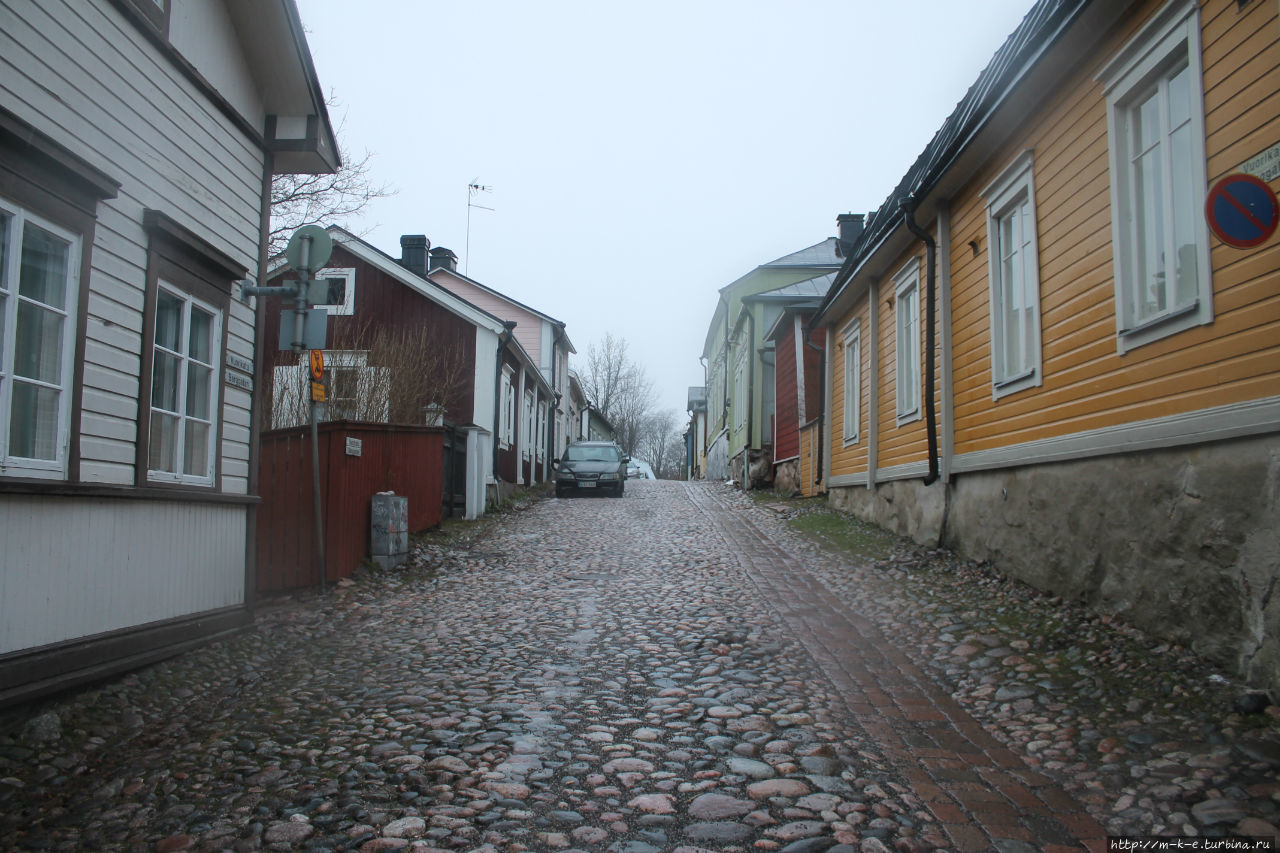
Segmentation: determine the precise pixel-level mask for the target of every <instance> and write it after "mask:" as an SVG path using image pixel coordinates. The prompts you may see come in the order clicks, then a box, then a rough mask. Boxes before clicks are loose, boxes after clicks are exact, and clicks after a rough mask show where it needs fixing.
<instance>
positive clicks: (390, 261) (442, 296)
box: [272, 225, 505, 334]
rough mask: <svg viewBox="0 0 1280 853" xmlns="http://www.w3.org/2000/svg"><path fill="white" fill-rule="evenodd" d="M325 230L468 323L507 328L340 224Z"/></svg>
mask: <svg viewBox="0 0 1280 853" xmlns="http://www.w3.org/2000/svg"><path fill="white" fill-rule="evenodd" d="M325 230H326V231H328V232H329V235H330V236H331V237H333V242H334V243H335V244H336V245H339V246H341V247H342V248H344V249H346V250H347V251H348V252H350V253H351V254H353V255H355V256H356V257H357V258H360V259H361V260H362V261H364V262H365V263H367V264H369V265H371V266H374V267H377V268H378V269H379V270H381V271H382V272H384V273H386V274H387V275H389V276H391V277H392V278H394V279H396V280H397V281H399V282H400V283H401V284H403V285H404V286H405V287H408V288H409V289H411V290H414V291H416V292H417V293H420V294H421V295H422V296H424V297H426V298H427V299H430V300H431V301H432V302H435V303H437V304H438V305H441V306H443V307H444V308H446V309H448V310H449V311H452V312H453V313H454V314H457V315H458V316H459V317H462V318H463V319H464V320H467V321H468V322H470V323H473V324H474V325H476V326H480V327H482V328H485V329H489V330H490V331H492V332H494V333H495V334H501V333H502V331H503V329H504V328H505V326H503V322H502V318H500V317H496V316H494V315H493V314H490V313H489V312H488V311H485V310H484V309H483V308H480V307H478V306H475V305H472V304H471V303H470V302H468V301H467V300H465V299H463V298H462V297H461V296H458V295H457V294H456V293H453V292H452V291H450V290H448V289H446V288H443V287H441V286H440V285H438V284H436V283H435V282H433V281H430V280H428V279H425V278H422V277H421V276H419V275H417V274H416V273H412V272H410V271H409V270H407V269H405V268H404V267H402V266H400V263H399V261H397V260H396V259H395V258H393V257H391V256H390V255H388V254H387V253H386V252H383V251H382V250H381V249H378V248H376V247H375V246H373V245H371V244H369V243H366V242H365V241H364V240H362V239H360V238H359V237H357V236H356V235H354V234H352V233H351V232H350V231H347V230H345V229H343V228H341V227H339V226H337V225H330V226H329V227H328V228H327V229H325ZM282 265H283V264H282V263H280V264H277V265H275V266H274V267H273V268H272V273H273V274H274V273H276V272H278V271H279V269H280V267H281V266H282Z"/></svg>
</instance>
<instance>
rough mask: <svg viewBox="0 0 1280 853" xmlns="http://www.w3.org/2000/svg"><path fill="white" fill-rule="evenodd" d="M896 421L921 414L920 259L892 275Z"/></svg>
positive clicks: (908, 419) (902, 420) (903, 421)
mask: <svg viewBox="0 0 1280 853" xmlns="http://www.w3.org/2000/svg"><path fill="white" fill-rule="evenodd" d="M893 281H894V303H893V304H894V309H893V310H894V329H895V330H896V333H897V339H896V341H895V344H894V346H895V347H896V360H897V386H898V423H899V424H903V423H906V422H908V421H913V420H917V419H918V418H919V417H920V262H919V261H915V260H913V261H911V262H910V263H909V264H907V265H906V266H905V267H903V269H902V270H901V271H900V272H899V273H898V274H897V275H896V276H894V279H893Z"/></svg>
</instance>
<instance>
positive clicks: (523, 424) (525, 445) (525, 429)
mask: <svg viewBox="0 0 1280 853" xmlns="http://www.w3.org/2000/svg"><path fill="white" fill-rule="evenodd" d="M522 405H523V407H522V408H521V409H520V432H521V435H520V445H521V448H520V452H521V454H522V455H523V456H524V458H525V459H528V458H529V453H530V451H531V450H532V449H533V448H532V447H530V444H531V443H532V442H533V440H534V432H535V431H534V425H533V392H532V391H525V392H524V399H523V401H522Z"/></svg>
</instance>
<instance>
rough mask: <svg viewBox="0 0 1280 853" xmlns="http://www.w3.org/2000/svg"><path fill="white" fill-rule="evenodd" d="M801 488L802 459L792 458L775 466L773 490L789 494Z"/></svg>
mask: <svg viewBox="0 0 1280 853" xmlns="http://www.w3.org/2000/svg"><path fill="white" fill-rule="evenodd" d="M799 488H800V460H799V459H791V460H789V461H787V462H779V463H778V464H777V465H774V466H773V490H774V491H775V492H777V493H778V494H782V495H789V494H791V493H793V492H795V491H796V490H797V489H799Z"/></svg>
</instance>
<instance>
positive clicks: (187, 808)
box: [0, 481, 1280, 853]
mask: <svg viewBox="0 0 1280 853" xmlns="http://www.w3.org/2000/svg"><path fill="white" fill-rule="evenodd" d="M792 513H793V510H791V509H789V508H787V506H786V505H783V504H780V505H779V506H778V507H770V506H769V505H761V504H758V503H756V502H753V501H752V500H751V498H749V497H747V496H744V495H742V494H741V493H738V492H734V491H732V490H731V489H728V488H727V487H725V486H723V485H719V484H708V483H693V484H683V483H669V482H656V483H655V482H648V481H637V482H633V483H629V484H628V488H627V494H626V496H625V497H624V498H623V499H622V500H607V499H597V498H589V497H588V498H574V499H565V500H558V499H547V500H542V501H539V502H536V503H534V504H532V505H531V506H529V507H527V508H525V509H523V510H522V511H519V512H513V513H509V514H507V515H505V516H503V517H502V518H501V519H495V520H492V521H491V522H490V523H488V524H487V525H486V528H487V530H486V532H484V533H482V534H479V535H475V536H472V537H468V538H464V539H462V540H459V541H455V542H453V543H452V544H450V545H447V546H440V545H434V544H430V540H428V544H426V545H424V546H423V547H421V548H420V550H419V554H418V559H417V563H418V566H417V567H416V568H410V569H407V570H401V571H396V572H389V573H382V574H378V575H370V576H364V577H361V578H360V579H359V580H358V581H357V582H356V583H354V584H350V585H347V586H344V587H342V588H340V589H338V590H336V591H334V592H333V593H331V594H330V595H328V596H326V597H324V598H320V599H308V600H300V601H294V602H289V603H284V604H278V605H275V606H270V607H266V608H264V609H263V610H262V612H261V613H260V616H259V619H258V622H257V624H256V625H255V627H254V628H253V629H252V630H250V631H248V632H246V633H244V634H242V635H240V636H238V637H236V638H233V639H231V640H229V641H226V642H222V643H218V644H215V645H212V646H209V647H206V648H203V649H200V650H198V651H196V652H193V653H191V654H188V655H185V656H183V657H181V658H177V659H174V660H172V661H169V662H167V663H164V664H161V665H159V666H155V667H151V668H149V669H147V670H144V671H141V672H138V673H135V674H133V675H130V676H127V677H125V678H122V679H119V680H117V681H113V682H110V683H107V684H104V685H101V686H99V687H97V688H94V689H92V690H89V691H84V692H81V693H78V694H74V695H71V696H67V697H62V698H60V699H58V700H56V701H51V702H47V703H43V704H41V705H38V706H32V707H29V708H24V709H20V710H19V711H16V712H14V711H11V712H8V713H6V714H5V715H3V716H0V848H4V849H59V850H82V849H109V850H110V849H139V850H184V849H193V850H224V849H226V850H260V849H279V850H291V849H334V850H337V849H344V850H370V851H372V850H397V849H403V850H433V849H440V850H484V851H490V850H494V851H521V850H592V851H597V850H598V851H609V853H656V851H668V850H677V851H697V850H724V851H729V850H736V851H755V850H758V851H775V850H777V851H785V853H811V852H812V851H833V853H847V851H851V850H854V851H868V853H875V852H876V851H882V850H902V851H913V850H930V849H947V850H999V851H1004V852H1005V853H1019V851H1032V850H1050V851H1052V850H1067V849H1072V850H1078V849H1083V848H1086V847H1087V848H1089V849H1095V850H1100V849H1103V847H1104V843H1105V842H1104V840H1103V839H1104V837H1105V836H1106V834H1107V833H1108V832H1111V833H1127V834H1141V833H1149V832H1156V833H1161V834H1170V833H1175V834H1177V833H1185V834H1192V833H1195V834H1205V835H1222V834H1225V833H1228V832H1243V833H1246V834H1255V835H1257V834H1274V832H1275V829H1274V826H1273V825H1272V824H1273V822H1275V821H1276V820H1277V817H1276V815H1277V811H1280V809H1277V803H1276V800H1277V797H1280V784H1277V779H1276V775H1275V770H1274V765H1273V764H1272V762H1271V757H1272V755H1280V751H1276V752H1273V751H1272V750H1273V747H1272V743H1273V742H1272V740H1270V738H1271V736H1272V733H1273V730H1274V727H1275V725H1274V724H1275V718H1274V717H1273V716H1270V715H1268V714H1267V713H1265V712H1262V713H1252V714H1247V715H1245V714H1235V715H1234V716H1233V715H1232V714H1231V709H1230V708H1229V707H1227V706H1225V705H1224V703H1226V702H1229V701H1230V699H1231V698H1232V697H1234V696H1235V695H1236V694H1237V693H1238V690H1236V689H1235V688H1233V687H1232V686H1231V685H1229V684H1226V683H1225V682H1223V681H1222V680H1221V679H1220V678H1216V676H1215V678H1210V676H1212V675H1213V674H1212V673H1211V671H1210V670H1208V669H1206V668H1204V667H1203V665H1202V664H1201V663H1199V662H1198V661H1196V660H1195V659H1194V658H1192V657H1191V656H1189V655H1187V654H1186V653H1185V652H1183V651H1182V650H1178V649H1173V648H1169V647H1167V646H1163V647H1162V646H1161V645H1160V644H1158V643H1156V642H1154V641H1150V640H1148V639H1147V638H1145V637H1142V636H1141V635H1139V634H1137V633H1136V632H1132V631H1129V630H1128V629H1124V628H1123V626H1113V625H1110V624H1106V623H1103V622H1101V621H1099V620H1097V619H1096V618H1094V617H1090V616H1088V615H1087V614H1085V613H1083V612H1082V611H1076V610H1074V609H1072V608H1071V606H1070V605H1069V604H1068V603H1063V602H1060V601H1056V600H1053V599H1047V598H1046V597H1044V596H1037V595H1034V594H1032V593H1030V592H1028V591H1026V590H1025V589H1022V588H1018V587H1016V585H1010V584H1008V583H1007V582H1006V581H1004V580H1002V579H1000V578H999V577H998V576H997V575H994V574H993V573H991V572H989V571H985V570H983V569H982V568H981V567H972V566H964V565H963V564H958V563H956V562H955V561H954V560H950V558H948V557H947V555H945V554H941V553H940V552H922V551H920V550H918V549H913V548H910V547H899V548H898V549H897V550H896V552H894V553H893V554H892V555H890V556H888V557H883V558H881V559H878V560H874V561H869V560H855V559H851V558H848V557H846V556H841V555H836V554H833V553H830V552H829V551H826V550H824V549H821V548H819V547H818V546H816V545H814V544H812V543H811V542H809V541H808V540H806V539H804V538H802V537H800V536H799V535H798V534H796V533H795V532H794V531H792V530H791V529H790V528H789V527H788V526H787V525H786V524H785V516H786V515H788V514H792ZM1014 616H1016V617H1017V618H1016V619H1015V618H1013V617H1014ZM1117 673H1119V677H1116V674H1117ZM1135 703H1136V704H1135Z"/></svg>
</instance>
